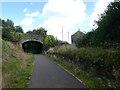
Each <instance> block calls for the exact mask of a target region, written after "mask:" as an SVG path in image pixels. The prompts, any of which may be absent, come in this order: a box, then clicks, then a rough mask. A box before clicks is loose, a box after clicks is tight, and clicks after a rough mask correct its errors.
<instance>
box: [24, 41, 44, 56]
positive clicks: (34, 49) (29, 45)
mask: <svg viewBox="0 0 120 90" xmlns="http://www.w3.org/2000/svg"><path fill="white" fill-rule="evenodd" d="M22 48H23V50H24V51H25V52H28V53H33V54H40V53H42V48H43V44H42V43H40V42H37V41H27V42H24V43H23V44H22Z"/></svg>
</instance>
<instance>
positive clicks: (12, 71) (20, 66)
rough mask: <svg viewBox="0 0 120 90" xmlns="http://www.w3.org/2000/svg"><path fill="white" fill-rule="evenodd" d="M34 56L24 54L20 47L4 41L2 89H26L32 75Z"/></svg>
mask: <svg viewBox="0 0 120 90" xmlns="http://www.w3.org/2000/svg"><path fill="white" fill-rule="evenodd" d="M33 64H34V56H33V55H32V54H26V53H24V52H23V51H22V50H21V49H20V47H18V46H17V45H14V44H12V43H11V42H8V41H4V40H3V41H2V87H3V88H26V87H27V85H28V81H29V77H30V75H31V73H32V67H33Z"/></svg>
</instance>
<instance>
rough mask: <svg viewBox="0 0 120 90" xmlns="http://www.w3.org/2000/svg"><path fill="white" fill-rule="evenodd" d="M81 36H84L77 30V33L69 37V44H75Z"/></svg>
mask: <svg viewBox="0 0 120 90" xmlns="http://www.w3.org/2000/svg"><path fill="white" fill-rule="evenodd" d="M83 35H85V34H84V33H83V32H81V31H80V29H79V30H78V31H77V32H75V33H74V34H73V35H71V43H72V44H75V41H76V40H77V39H78V38H79V37H81V36H83Z"/></svg>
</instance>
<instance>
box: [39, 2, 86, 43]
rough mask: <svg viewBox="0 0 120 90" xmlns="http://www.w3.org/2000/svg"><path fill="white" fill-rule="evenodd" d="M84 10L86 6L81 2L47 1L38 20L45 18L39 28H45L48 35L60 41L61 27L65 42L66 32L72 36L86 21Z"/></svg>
mask: <svg viewBox="0 0 120 90" xmlns="http://www.w3.org/2000/svg"><path fill="white" fill-rule="evenodd" d="M85 10H86V4H84V2H83V1H82V0H48V3H47V4H46V5H45V6H44V8H43V10H42V15H40V18H45V20H44V22H43V24H42V25H40V26H42V27H45V28H46V29H47V30H48V34H52V35H54V36H57V38H58V39H61V36H62V35H61V31H62V25H63V31H64V40H66V41H67V40H68V38H67V37H68V36H67V33H68V31H69V32H70V34H73V32H75V31H77V29H78V27H79V28H80V26H81V25H82V23H83V21H84V20H85V19H86V14H85ZM40 26H39V27H40Z"/></svg>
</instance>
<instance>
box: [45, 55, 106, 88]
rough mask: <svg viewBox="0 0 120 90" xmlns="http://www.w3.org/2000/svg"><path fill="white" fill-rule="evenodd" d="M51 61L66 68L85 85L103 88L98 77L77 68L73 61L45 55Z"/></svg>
mask: <svg viewBox="0 0 120 90" xmlns="http://www.w3.org/2000/svg"><path fill="white" fill-rule="evenodd" d="M47 57H48V58H50V59H51V60H52V61H54V62H55V63H56V64H58V65H60V66H61V67H62V68H63V69H66V70H67V71H69V72H70V73H72V74H73V75H74V76H75V77H77V78H78V79H79V80H80V81H81V82H82V83H83V84H84V85H85V86H86V87H88V88H105V87H106V86H105V83H104V82H103V81H102V80H101V79H100V78H98V77H93V76H91V75H89V74H88V73H87V72H85V71H83V70H78V69H77V68H78V67H77V65H76V64H74V63H70V62H67V61H65V60H61V59H58V58H55V57H52V56H49V55H47Z"/></svg>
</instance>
